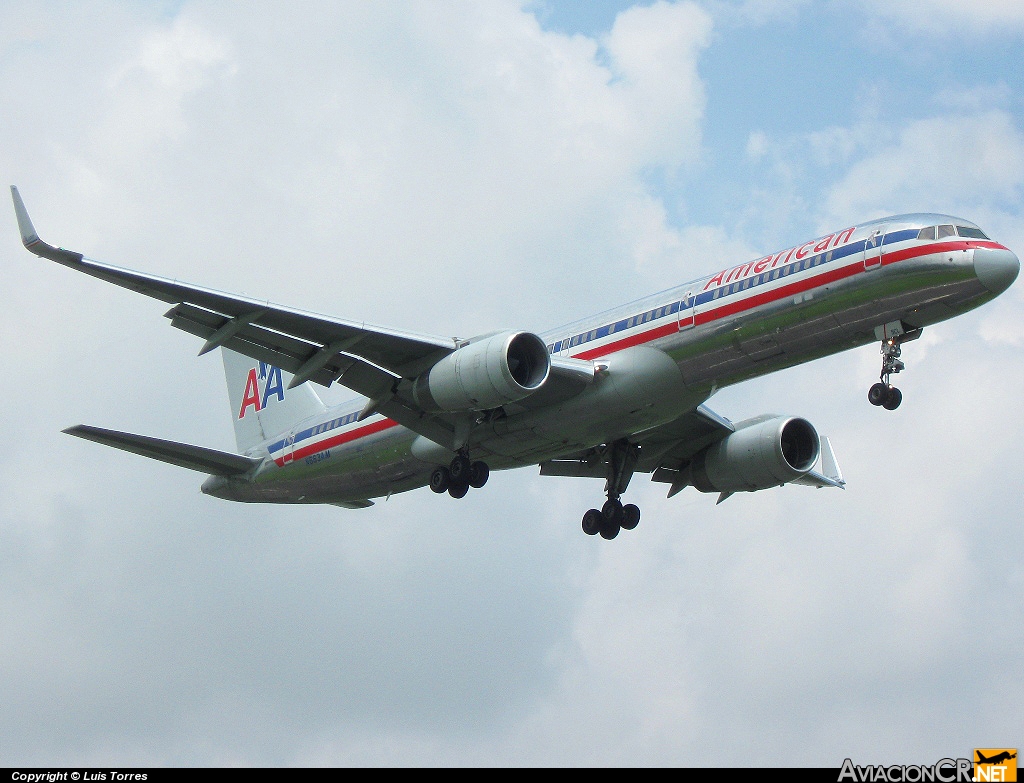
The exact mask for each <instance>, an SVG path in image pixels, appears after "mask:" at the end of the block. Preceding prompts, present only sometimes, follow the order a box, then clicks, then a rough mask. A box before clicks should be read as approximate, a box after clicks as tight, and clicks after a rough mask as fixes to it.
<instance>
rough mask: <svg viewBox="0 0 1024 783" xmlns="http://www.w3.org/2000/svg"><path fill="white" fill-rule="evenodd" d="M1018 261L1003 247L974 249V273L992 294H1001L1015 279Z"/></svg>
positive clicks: (1017, 272)
mask: <svg viewBox="0 0 1024 783" xmlns="http://www.w3.org/2000/svg"><path fill="white" fill-rule="evenodd" d="M1019 273H1020V261H1019V260H1018V259H1017V256H1015V255H1014V254H1013V253H1011V252H1010V251H1009V250H1005V249H996V248H991V247H977V248H975V249H974V274H976V275H977V276H978V280H979V281H981V284H982V285H983V286H985V288H987V289H988V290H989V291H991V292H992V293H993V294H1001V293H1002V292H1003V291H1005V290H1006V289H1007V288H1009V287H1010V286H1011V285H1013V281H1014V280H1016V279H1017V275H1018V274H1019Z"/></svg>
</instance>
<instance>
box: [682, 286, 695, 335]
mask: <svg viewBox="0 0 1024 783" xmlns="http://www.w3.org/2000/svg"><path fill="white" fill-rule="evenodd" d="M696 303H697V299H696V297H694V295H693V292H692V291H687V292H686V296H685V297H683V299H682V300H680V302H679V331H680V332H681V331H683V329H689V328H690V327H691V326H693V316H694V310H696V307H695V305H696Z"/></svg>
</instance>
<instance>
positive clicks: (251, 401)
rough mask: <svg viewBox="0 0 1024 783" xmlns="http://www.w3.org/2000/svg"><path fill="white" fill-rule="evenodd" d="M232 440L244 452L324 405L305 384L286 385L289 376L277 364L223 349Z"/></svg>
mask: <svg viewBox="0 0 1024 783" xmlns="http://www.w3.org/2000/svg"><path fill="white" fill-rule="evenodd" d="M221 353H222V355H223V357H224V376H225V378H226V379H227V382H228V400H229V401H230V403H231V418H232V420H233V421H234V424H235V441H236V442H237V443H238V450H239V451H240V452H242V453H243V454H244V453H245V452H247V451H248V450H249V449H251V448H252V447H253V446H256V445H257V444H259V443H262V442H263V441H265V440H268V439H270V438H272V437H274V436H275V435H280V434H281V433H283V432H285V431H286V430H288V429H289V428H290V427H291V426H292V425H294V424H296V423H297V422H299V421H302V420H303V419H305V418H308V417H309V416H315V415H316V414H318V413H323V412H324V411H325V410H326V407H325V406H324V404H323V401H321V399H320V397H319V396H318V395H317V393H316V392H315V391H313V389H312V388H310V386H309V384H308V383H304V384H302V385H300V386H296V387H295V388H294V389H289V388H288V380H289V379H290V378H291V375H289V374H288V373H286V372H284V371H282V370H281V369H280V368H279V367H273V366H271V365H269V364H265V363H264V362H260V361H257V360H256V359H250V358H249V357H247V356H243V355H242V354H240V353H235V352H234V351H229V350H228V349H227V348H222V349H221Z"/></svg>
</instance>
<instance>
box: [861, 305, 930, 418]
mask: <svg viewBox="0 0 1024 783" xmlns="http://www.w3.org/2000/svg"><path fill="white" fill-rule="evenodd" d="M880 331H881V332H882V334H884V335H885V337H884V339H883V340H882V347H881V352H882V372H881V373H880V374H879V376H878V383H876V384H874V385H873V386H872V387H871V388H870V389H868V402H870V403H871V404H872V405H877V406H881V407H882V408H885V409H886V410H889V411H894V410H896V409H897V408H898V407H900V403H901V402H903V392H901V391H900V390H899V389H897V388H896V387H895V386H893V385H892V384H891V383H890V382H889V376H891V375H895V374H896V373H898V372H901V371H902V370H904V369H906V365H905V364H904V363H903V362H902V361H901V360H900V353H901V352H902V349H901V348H900V346H901V345H902V344H903V343H905V342H909V341H910V340H916V339H917V338H918V337H920V336H921V331H922V330H921V329H919V328H918V329H912V330H911V331H905V330H904V329H903V325H902V323H901V322H899V321H897V322H895V323H892V324H886V325H885V326H883V327H880Z"/></svg>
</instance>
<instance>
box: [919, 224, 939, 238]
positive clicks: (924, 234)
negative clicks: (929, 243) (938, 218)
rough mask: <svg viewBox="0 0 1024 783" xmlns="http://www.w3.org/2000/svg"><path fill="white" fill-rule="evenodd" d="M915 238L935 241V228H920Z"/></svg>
mask: <svg viewBox="0 0 1024 783" xmlns="http://www.w3.org/2000/svg"><path fill="white" fill-rule="evenodd" d="M917 238H918V239H935V226H928V227H927V228H922V229H921V230H920V231H918V232H917Z"/></svg>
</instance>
